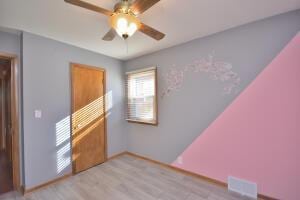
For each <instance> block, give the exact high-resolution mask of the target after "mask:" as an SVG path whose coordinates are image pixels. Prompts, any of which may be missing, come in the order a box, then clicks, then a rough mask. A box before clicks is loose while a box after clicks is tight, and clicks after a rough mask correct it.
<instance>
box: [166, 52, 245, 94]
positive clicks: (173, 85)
mask: <svg viewBox="0 0 300 200" xmlns="http://www.w3.org/2000/svg"><path fill="white" fill-rule="evenodd" d="M214 57H215V56H214V54H210V55H208V57H207V58H201V59H200V60H196V61H194V62H193V63H192V64H188V65H186V66H183V67H177V66H176V65H175V64H174V65H173V66H172V67H171V68H170V69H169V70H168V71H167V73H166V74H165V76H164V78H165V82H166V85H167V87H166V88H165V90H164V91H163V93H162V95H161V98H164V97H165V96H168V95H169V94H170V93H171V92H173V91H175V90H179V89H181V87H182V84H183V81H184V78H185V76H186V73H187V72H192V73H199V72H204V73H208V74H209V76H210V78H211V79H212V80H215V81H221V82H224V83H225V84H226V85H225V86H224V88H223V92H222V93H223V94H225V95H228V94H231V93H233V92H235V93H237V92H238V91H239V85H240V82H241V78H240V77H239V75H238V74H237V73H236V72H234V71H233V69H232V68H233V67H232V64H231V63H229V62H224V61H216V60H215V58H214Z"/></svg>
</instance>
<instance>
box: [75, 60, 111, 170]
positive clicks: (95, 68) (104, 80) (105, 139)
mask: <svg viewBox="0 0 300 200" xmlns="http://www.w3.org/2000/svg"><path fill="white" fill-rule="evenodd" d="M75 67H81V68H85V69H93V70H97V71H101V72H103V94H104V98H103V103H104V105H103V106H104V113H103V115H104V162H106V161H107V119H106V115H107V112H106V98H105V95H106V70H105V69H104V68H102V67H95V66H90V65H85V64H80V63H73V62H71V63H70V75H71V79H70V81H71V88H70V89H71V114H70V116H71V117H70V128H71V136H70V138H71V140H70V143H71V157H72V174H73V175H75V174H76V172H75V160H74V157H73V130H74V127H73V123H72V122H73V113H74V112H75V109H74V91H73V89H74V88H73V86H74V84H73V76H74V73H73V72H74V68H75Z"/></svg>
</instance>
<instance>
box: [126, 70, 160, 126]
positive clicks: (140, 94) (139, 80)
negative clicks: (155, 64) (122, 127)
mask: <svg viewBox="0 0 300 200" xmlns="http://www.w3.org/2000/svg"><path fill="white" fill-rule="evenodd" d="M126 75H127V81H126V87H127V91H126V93H127V105H128V106H127V120H128V121H131V122H140V123H147V124H157V102H156V101H157V100H156V68H147V69H144V70H139V71H134V72H128V73H126Z"/></svg>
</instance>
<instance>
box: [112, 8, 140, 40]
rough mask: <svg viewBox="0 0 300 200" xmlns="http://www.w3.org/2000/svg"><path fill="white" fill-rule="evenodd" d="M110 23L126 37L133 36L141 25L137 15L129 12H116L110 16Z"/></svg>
mask: <svg viewBox="0 0 300 200" xmlns="http://www.w3.org/2000/svg"><path fill="white" fill-rule="evenodd" d="M109 23H110V25H111V26H112V27H113V28H114V29H115V30H116V32H117V33H118V35H119V36H121V37H122V38H124V39H127V38H128V37H131V36H132V35H133V34H134V33H135V32H136V31H137V30H138V29H139V27H140V25H141V22H140V21H139V20H138V19H137V18H136V16H134V15H132V14H127V13H115V14H113V15H112V16H111V17H110V18H109Z"/></svg>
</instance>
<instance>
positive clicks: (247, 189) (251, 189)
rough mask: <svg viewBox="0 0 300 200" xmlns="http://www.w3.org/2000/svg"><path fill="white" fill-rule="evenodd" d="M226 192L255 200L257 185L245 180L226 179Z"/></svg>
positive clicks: (230, 177)
mask: <svg viewBox="0 0 300 200" xmlns="http://www.w3.org/2000/svg"><path fill="white" fill-rule="evenodd" d="M228 190H230V191H233V192H237V193H239V194H241V195H243V196H247V197H251V198H255V199H257V184H256V183H252V182H249V181H246V180H242V179H239V178H235V177H232V176H229V177H228Z"/></svg>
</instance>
